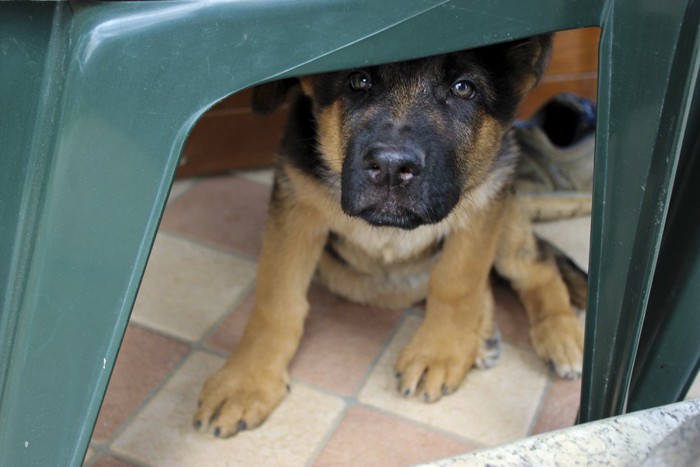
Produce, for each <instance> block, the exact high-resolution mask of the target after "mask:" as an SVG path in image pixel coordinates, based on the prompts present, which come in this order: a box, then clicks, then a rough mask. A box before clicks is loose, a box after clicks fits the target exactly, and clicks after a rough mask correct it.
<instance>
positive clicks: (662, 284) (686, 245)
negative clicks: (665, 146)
mask: <svg viewBox="0 0 700 467" xmlns="http://www.w3.org/2000/svg"><path fill="white" fill-rule="evenodd" d="M696 46H697V45H696ZM698 62H700V61H698ZM697 66H698V63H697V62H696V67H697ZM688 127H689V128H700V89H698V88H696V89H695V96H694V99H693V104H692V111H691V118H690V120H689V124H688ZM689 133H690V134H689ZM686 134H687V138H686V141H685V144H684V145H683V151H682V153H681V161H680V163H679V168H678V176H677V181H676V184H675V186H674V191H673V196H672V197H671V206H670V209H669V215H668V219H667V222H666V228H665V231H664V238H663V241H662V243H661V251H660V253H659V261H658V265H657V268H656V273H655V275H654V283H653V287H652V290H651V296H650V297H649V307H648V310H647V317H646V319H645V322H644V328H643V330H642V337H641V340H640V346H639V352H638V354H637V361H636V362H635V366H634V372H633V374H632V384H631V387H630V397H629V404H628V410H630V411H635V410H642V409H646V408H650V407H656V406H659V405H663V404H667V403H668V402H670V401H680V400H683V398H684V397H685V395H686V392H687V391H688V388H689V386H690V384H692V382H693V380H694V379H695V377H696V375H697V372H698V368H699V367H700V346H699V345H698V339H699V338H700V309H699V307H700V305H699V304H700V191H699V190H697V183H698V180H700V134H699V133H697V132H687V133H686Z"/></svg>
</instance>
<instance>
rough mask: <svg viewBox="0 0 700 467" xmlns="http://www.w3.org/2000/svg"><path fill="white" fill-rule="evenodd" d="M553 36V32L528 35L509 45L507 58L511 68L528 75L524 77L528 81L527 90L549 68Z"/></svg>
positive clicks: (533, 85) (527, 90)
mask: <svg viewBox="0 0 700 467" xmlns="http://www.w3.org/2000/svg"><path fill="white" fill-rule="evenodd" d="M552 36H553V35H552V34H543V35H540V36H533V37H528V38H527V39H522V40H519V41H515V42H513V43H511V44H509V46H508V49H507V51H506V60H507V62H508V64H509V68H510V69H511V70H517V71H519V72H521V73H524V74H525V75H526V76H524V77H523V78H524V79H523V82H524V83H527V85H526V87H525V89H524V91H525V92H529V91H530V89H532V88H533V87H535V85H536V84H537V83H538V82H539V81H540V79H542V76H543V75H544V72H545V70H546V69H547V65H548V64H549V57H550V55H551V53H552ZM527 75H529V76H527Z"/></svg>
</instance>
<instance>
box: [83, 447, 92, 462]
mask: <svg viewBox="0 0 700 467" xmlns="http://www.w3.org/2000/svg"><path fill="white" fill-rule="evenodd" d="M94 457H95V451H94V450H93V449H92V448H88V450H87V452H86V453H85V459H83V465H90V462H91V461H92V459H93V458H94Z"/></svg>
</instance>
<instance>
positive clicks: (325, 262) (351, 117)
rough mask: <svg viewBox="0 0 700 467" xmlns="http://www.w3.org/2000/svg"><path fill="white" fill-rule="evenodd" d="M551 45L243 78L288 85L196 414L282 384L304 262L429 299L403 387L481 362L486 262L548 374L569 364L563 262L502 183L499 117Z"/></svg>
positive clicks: (218, 410) (228, 413)
mask: <svg viewBox="0 0 700 467" xmlns="http://www.w3.org/2000/svg"><path fill="white" fill-rule="evenodd" d="M550 48H551V37H550V36H539V37H533V38H529V39H524V40H519V41H516V42H511V43H507V44H500V45H494V46H489V47H485V48H480V49H475V50H470V51H462V52H456V53H449V54H445V55H440V56H434V57H429V58H423V59H418V60H412V61H407V62H401V63H392V64H388V65H381V66H373V67H367V68H362V69H355V70H348V71H339V72H333V73H325V74H320V75H315V76H306V77H302V78H299V79H287V80H282V81H277V82H272V83H269V84H265V85H262V86H260V87H258V88H256V89H255V91H254V96H253V107H254V109H255V110H256V111H258V112H260V113H267V112H271V111H272V110H274V109H275V108H277V107H278V106H279V105H281V104H282V102H283V101H284V100H285V96H286V95H287V93H288V92H289V91H290V90H292V89H293V88H297V87H298V88H300V90H301V92H298V95H297V97H296V99H295V101H294V103H293V105H292V108H291V112H290V118H289V122H288V125H287V127H286V131H285V135H284V138H283V141H282V144H281V149H280V155H279V158H278V162H277V166H276V171H275V181H274V187H273V190H272V196H271V202H270V211H269V220H268V222H267V225H266V228H265V234H264V238H263V247H262V253H261V256H260V260H259V267H258V276H257V288H256V293H255V301H256V303H255V307H254V310H253V313H252V315H251V317H250V320H249V322H248V324H247V326H246V328H245V332H244V335H243V337H242V339H241V341H240V343H239V345H238V348H237V349H236V350H235V351H234V352H233V353H232V354H231V356H230V357H229V359H228V361H227V362H226V364H225V365H224V367H223V368H222V369H220V370H219V371H218V372H216V373H215V374H213V375H212V376H210V377H209V379H208V380H207V381H206V383H205V384H204V387H203V389H202V392H201V395H200V400H199V409H198V411H197V413H196V414H195V417H194V425H195V427H197V428H199V429H201V430H205V431H208V432H211V433H213V434H214V435H215V436H218V437H228V436H232V435H234V434H236V433H237V432H239V431H241V430H245V429H250V428H254V427H257V426H258V425H260V424H261V423H262V422H263V421H264V420H265V419H266V417H267V416H268V415H269V414H270V413H271V412H272V410H273V409H274V408H275V407H276V406H277V405H278V404H279V403H280V401H281V400H282V399H283V398H284V395H285V394H286V393H287V391H288V388H289V386H288V384H287V382H288V373H287V367H288V364H289V362H290V360H291V359H292V357H293V356H294V353H295V351H296V349H297V346H298V344H299V340H300V338H301V335H302V331H303V327H304V319H305V317H306V314H307V310H308V308H309V305H308V302H307V299H306V294H307V289H308V287H309V283H310V282H311V280H312V278H313V277H314V274H316V275H317V277H318V280H320V281H321V282H322V283H324V284H325V285H326V286H327V287H328V288H329V289H330V290H332V291H334V292H336V293H338V294H340V295H342V296H345V297H347V298H349V299H351V300H354V301H357V302H361V303H366V304H371V305H376V306H380V307H392V308H403V307H407V306H410V305H412V304H415V303H416V302H419V301H421V300H423V299H425V300H426V305H425V308H426V311H425V319H424V321H423V323H422V325H421V327H420V329H419V330H418V331H417V333H416V334H415V336H414V337H413V340H412V341H411V342H410V343H409V344H408V346H406V348H405V349H403V352H402V353H401V355H400V357H399V359H398V361H397V362H396V377H397V380H398V390H399V392H400V394H402V395H403V396H405V397H412V396H417V397H418V398H419V399H420V400H422V401H426V402H434V401H437V400H438V399H440V398H441V397H443V396H445V395H447V394H450V393H452V392H453V391H455V390H456V389H457V388H458V386H459V385H460V383H461V381H462V380H463V379H464V377H465V375H466V373H467V371H468V370H469V369H470V368H471V367H473V366H475V365H477V366H489V365H490V364H492V363H494V360H495V358H496V357H497V349H495V347H497V346H496V345H495V344H496V343H497V342H496V339H494V336H495V335H496V331H495V328H494V322H493V310H494V299H493V296H492V293H491V289H490V280H489V274H490V271H491V270H492V268H495V270H496V272H497V273H498V274H499V275H501V276H502V277H504V278H506V279H507V280H509V281H510V282H511V284H512V286H513V288H514V289H515V290H516V291H517V293H518V294H519V297H520V299H521V300H522V302H523V303H524V305H525V308H526V310H527V313H528V316H529V319H530V323H531V337H532V342H533V345H534V348H535V350H536V352H537V353H538V354H539V355H540V356H541V357H542V358H543V359H545V360H547V361H550V362H551V363H552V364H553V367H554V369H555V371H556V373H557V374H558V375H560V376H562V377H567V378H568V377H575V376H577V375H579V374H580V371H581V361H582V348H583V332H582V329H581V326H580V324H579V322H578V319H577V317H576V316H575V314H574V313H573V312H572V309H571V303H570V301H571V298H572V295H570V293H569V290H568V289H567V284H566V283H565V281H564V280H563V278H562V272H561V271H562V269H563V268H562V267H561V266H562V265H563V266H564V270H565V272H566V270H567V268H568V266H567V264H569V265H570V263H567V261H566V260H565V259H562V258H561V257H559V258H558V255H557V253H556V252H555V251H554V250H553V248H552V247H551V245H548V244H545V243H543V242H541V241H538V240H537V239H536V238H535V237H534V235H533V233H532V230H531V227H530V223H529V219H528V218H527V217H526V216H524V215H522V214H521V213H520V211H519V209H518V205H517V201H516V199H515V197H514V195H513V194H512V190H511V182H512V178H513V172H514V167H515V164H516V162H517V158H518V150H517V147H516V146H515V145H514V143H513V139H512V136H511V133H510V128H511V124H512V123H513V120H514V118H515V115H516V112H517V109H518V105H519V103H520V102H521V100H522V99H523V97H524V96H525V95H526V94H527V93H528V92H529V91H530V89H531V88H532V87H533V86H534V85H535V84H536V82H537V81H538V79H539V78H540V76H541V75H542V73H543V70H544V68H545V66H546V63H547V59H548V56H549V50H550ZM557 259H559V261H557ZM558 264H559V266H558ZM568 269H569V270H570V269H571V268H568ZM575 275H576V274H575V273H574V274H573V275H572V277H573V276H575ZM572 282H576V280H575V278H574V280H572ZM581 284H583V288H585V279H583V280H582V279H581V278H580V277H579V278H578V288H579V289H581ZM579 292H580V290H579ZM578 296H579V295H578V293H577V295H576V296H575V297H578ZM575 297H574V298H575Z"/></svg>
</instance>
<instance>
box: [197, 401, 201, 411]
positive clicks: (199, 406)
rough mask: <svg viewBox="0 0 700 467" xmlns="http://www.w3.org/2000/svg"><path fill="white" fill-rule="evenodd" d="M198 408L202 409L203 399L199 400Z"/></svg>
mask: <svg viewBox="0 0 700 467" xmlns="http://www.w3.org/2000/svg"><path fill="white" fill-rule="evenodd" d="M197 408H198V409H201V408H202V401H197Z"/></svg>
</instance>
